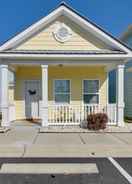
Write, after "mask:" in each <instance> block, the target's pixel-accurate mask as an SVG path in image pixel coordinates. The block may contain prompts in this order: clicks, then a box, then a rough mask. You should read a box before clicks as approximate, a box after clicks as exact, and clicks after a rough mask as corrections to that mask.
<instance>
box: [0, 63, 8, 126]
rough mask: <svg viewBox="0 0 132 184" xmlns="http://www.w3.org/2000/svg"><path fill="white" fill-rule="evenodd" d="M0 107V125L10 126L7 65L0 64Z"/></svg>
mask: <svg viewBox="0 0 132 184" xmlns="http://www.w3.org/2000/svg"><path fill="white" fill-rule="evenodd" d="M0 80H1V81H0V108H1V113H2V121H1V126H3V127H6V126H10V121H9V94H8V65H0Z"/></svg>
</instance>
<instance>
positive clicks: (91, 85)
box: [83, 80, 99, 104]
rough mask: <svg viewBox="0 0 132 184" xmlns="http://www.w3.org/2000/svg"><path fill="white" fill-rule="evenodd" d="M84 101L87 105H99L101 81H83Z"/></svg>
mask: <svg viewBox="0 0 132 184" xmlns="http://www.w3.org/2000/svg"><path fill="white" fill-rule="evenodd" d="M83 101H84V103H85V104H98V103H99V80H84V81H83Z"/></svg>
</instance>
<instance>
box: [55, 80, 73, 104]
mask: <svg viewBox="0 0 132 184" xmlns="http://www.w3.org/2000/svg"><path fill="white" fill-rule="evenodd" d="M57 80H68V81H69V82H70V93H65V94H69V95H70V99H69V103H67V102H62V103H61V102H56V101H55V94H56V93H55V81H57ZM57 94H59V93H57ZM60 94H62V93H60ZM53 101H54V104H56V105H62V104H66V105H69V104H71V79H65V78H64V79H62V78H61V79H54V80H53Z"/></svg>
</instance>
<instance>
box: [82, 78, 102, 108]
mask: <svg viewBox="0 0 132 184" xmlns="http://www.w3.org/2000/svg"><path fill="white" fill-rule="evenodd" d="M94 80H96V81H98V83H99V90H98V93H84V81H94ZM84 94H86V95H98V99H99V100H98V103H84ZM82 102H83V104H85V105H99V104H100V80H99V79H83V80H82Z"/></svg>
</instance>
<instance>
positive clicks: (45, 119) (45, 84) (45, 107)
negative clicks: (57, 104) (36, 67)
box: [41, 65, 48, 127]
mask: <svg viewBox="0 0 132 184" xmlns="http://www.w3.org/2000/svg"><path fill="white" fill-rule="evenodd" d="M41 71H42V83H41V85H42V106H41V111H42V113H41V115H42V116H41V119H42V123H41V125H42V126H43V127H48V65H41Z"/></svg>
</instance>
